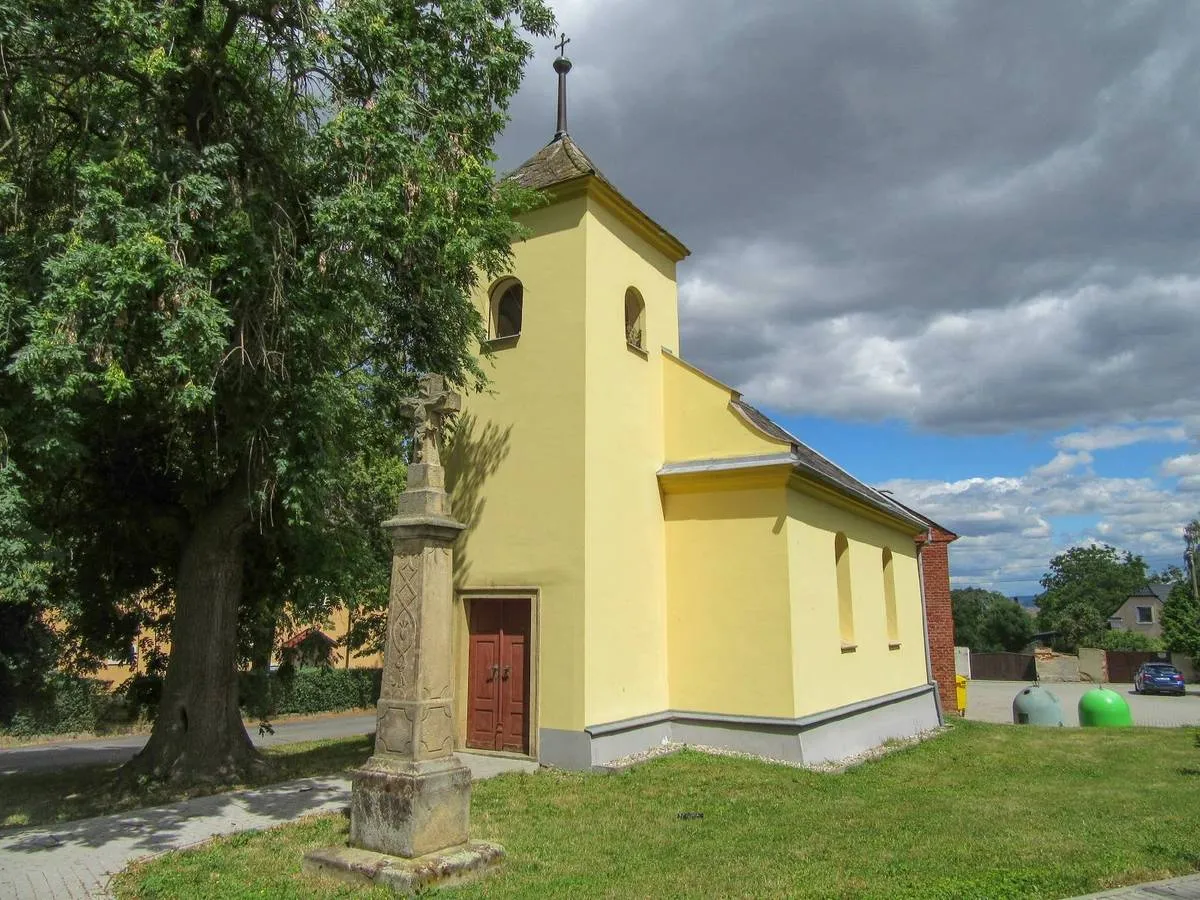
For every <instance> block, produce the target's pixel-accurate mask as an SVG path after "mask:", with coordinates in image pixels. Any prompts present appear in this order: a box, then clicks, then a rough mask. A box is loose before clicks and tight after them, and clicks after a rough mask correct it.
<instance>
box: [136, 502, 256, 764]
mask: <svg viewBox="0 0 1200 900" xmlns="http://www.w3.org/2000/svg"><path fill="white" fill-rule="evenodd" d="M248 521H249V516H248V512H247V506H246V493H245V488H244V487H243V486H241V485H240V484H238V483H237V482H236V481H235V484H234V486H233V487H231V488H229V489H228V490H226V491H225V493H224V494H222V495H221V496H220V497H219V498H218V499H217V500H216V502H214V503H213V504H212V505H210V506H209V507H208V508H207V509H206V510H204V511H203V513H201V514H200V515H199V516H198V517H197V519H196V524H195V528H194V529H193V531H192V533H191V535H189V537H188V539H187V542H186V543H185V545H184V548H183V553H182V555H181V557H180V561H179V571H178V573H177V576H176V580H175V618H174V624H173V626H172V630H171V656H170V659H169V661H168V663H167V676H166V680H165V682H164V683H163V694H162V702H161V704H160V705H159V708H158V716H157V718H156V719H155V721H154V731H153V732H152V733H151V735H150V740H149V741H148V742H147V743H146V746H145V748H144V749H143V750H142V752H141V753H139V754H138V755H137V756H136V757H135V758H134V759H133V760H131V761H130V763H129V765H128V766H127V768H128V769H129V770H130V771H131V772H132V773H133V774H148V775H150V776H152V777H154V778H158V779H165V780H170V781H182V782H202V781H223V782H230V781H236V780H238V779H239V778H240V777H242V776H244V775H245V774H247V772H248V771H250V770H252V769H254V768H257V767H258V766H261V765H262V760H261V757H259V755H258V753H257V751H255V749H254V746H253V744H251V742H250V737H249V736H248V735H247V734H246V729H245V727H244V726H243V725H242V717H241V714H240V712H239V710H238V684H237V613H238V601H239V600H240V598H241V592H242V569H243V554H244V549H243V543H242V536H243V534H244V532H245V530H246V526H247V524H248Z"/></svg>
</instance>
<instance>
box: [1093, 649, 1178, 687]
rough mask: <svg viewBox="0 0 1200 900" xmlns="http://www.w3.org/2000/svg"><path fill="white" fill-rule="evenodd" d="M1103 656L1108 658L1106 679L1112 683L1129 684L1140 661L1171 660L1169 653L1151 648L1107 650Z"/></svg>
mask: <svg viewBox="0 0 1200 900" xmlns="http://www.w3.org/2000/svg"><path fill="white" fill-rule="evenodd" d="M1105 656H1107V658H1108V680H1109V681H1110V682H1111V683H1112V684H1130V683H1131V682H1132V681H1133V676H1134V675H1136V674H1137V670H1138V666H1140V665H1141V664H1142V663H1148V662H1158V661H1161V662H1170V661H1171V655H1170V654H1169V653H1162V652H1158V653H1155V652H1154V651H1151V650H1109V651H1108V652H1107V653H1106V654H1105Z"/></svg>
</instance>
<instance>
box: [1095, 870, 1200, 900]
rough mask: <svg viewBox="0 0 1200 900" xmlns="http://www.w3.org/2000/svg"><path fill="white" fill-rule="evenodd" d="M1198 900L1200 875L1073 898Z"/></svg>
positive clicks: (1199, 899)
mask: <svg viewBox="0 0 1200 900" xmlns="http://www.w3.org/2000/svg"><path fill="white" fill-rule="evenodd" d="M1168 898H1173V900H1200V875H1185V876H1183V877H1182V878H1168V879H1167V880H1166V881H1152V882H1147V883H1146V884H1133V885H1130V886H1129V887H1123V888H1115V889H1113V890H1111V891H1102V892H1101V893H1099V894H1088V895H1087V896H1086V897H1075V898H1074V900H1168Z"/></svg>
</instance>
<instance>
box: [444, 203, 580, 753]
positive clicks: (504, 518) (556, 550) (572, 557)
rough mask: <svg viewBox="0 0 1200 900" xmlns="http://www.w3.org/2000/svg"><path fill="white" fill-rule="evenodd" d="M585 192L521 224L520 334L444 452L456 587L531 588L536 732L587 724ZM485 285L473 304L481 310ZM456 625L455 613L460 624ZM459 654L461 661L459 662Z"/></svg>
mask: <svg viewBox="0 0 1200 900" xmlns="http://www.w3.org/2000/svg"><path fill="white" fill-rule="evenodd" d="M586 209H587V201H586V199H585V198H583V197H578V198H576V199H574V200H569V201H565V202H562V203H558V204H555V205H553V206H549V207H544V208H542V209H539V210H536V211H535V212H533V213H530V214H528V215H527V216H526V217H525V218H524V219H523V220H522V221H523V222H524V224H526V225H527V226H529V227H530V228H531V229H532V236H530V237H529V238H528V239H526V240H524V241H519V242H517V243H515V244H514V245H513V256H514V260H513V267H512V273H511V274H513V275H515V276H516V277H518V278H520V279H521V281H522V283H523V284H524V287H525V294H524V311H523V316H522V320H523V321H522V327H521V334H520V337H519V338H518V339H517V341H516V343H515V344H512V345H510V346H508V347H506V348H504V349H499V350H497V351H496V352H495V354H494V356H493V357H492V359H491V360H490V362H489V361H487V360H485V362H484V365H485V366H490V373H489V374H490V377H491V378H492V380H493V383H494V387H495V390H494V392H493V393H483V394H469V395H468V396H466V397H464V398H463V407H464V409H463V414H462V415H461V416H460V421H459V423H458V426H457V430H456V433H455V435H454V439H453V441H452V444H451V447H450V448H449V452H448V453H447V454H446V466H447V487H448V489H449V490H450V492H451V497H452V506H453V510H454V514H455V515H456V516H457V517H458V518H459V519H460V520H461V521H463V522H465V523H466V524H467V525H468V526H469V530H468V531H467V532H465V533H464V535H463V537H462V539H461V540H460V541H459V543H458V545H457V546H456V548H455V560H454V562H455V585H456V587H457V588H458V589H465V588H487V587H517V586H537V587H539V588H540V589H541V593H540V598H541V609H540V623H541V624H540V627H541V635H540V638H541V640H540V646H541V652H540V655H541V659H540V661H539V663H540V671H541V679H540V697H541V701H540V709H539V710H537V711H535V712H534V716H535V717H537V719H538V724H539V725H540V726H541V727H542V728H560V729H572V730H579V729H582V728H583V726H584V724H585V723H584V708H583V684H584V669H583V667H584V639H583V634H584V622H583V590H584V584H583V578H584V561H583V552H584V539H583V529H584V515H583V509H584V441H583V435H584V422H583V417H584V404H583V402H582V398H583V392H584V338H585V329H584V287H585V283H584V271H585V249H586V242H585V217H586ZM488 288H490V285H482V286H481V287H480V289H479V290H478V291H477V292H476V295H475V300H476V303H477V304H478V308H479V310H480V312H481V313H483V314H486V311H487V305H486V304H487V300H488ZM461 622H462V619H461V615H460V624H461ZM464 666H465V661H460V666H459V667H460V669H462V668H463V667H464Z"/></svg>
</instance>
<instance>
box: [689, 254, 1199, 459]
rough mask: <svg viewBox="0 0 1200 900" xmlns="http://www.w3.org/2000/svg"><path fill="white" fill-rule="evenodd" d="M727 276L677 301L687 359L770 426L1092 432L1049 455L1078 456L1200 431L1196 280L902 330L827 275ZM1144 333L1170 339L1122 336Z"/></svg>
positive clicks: (962, 315) (1027, 302)
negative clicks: (1149, 330)
mask: <svg viewBox="0 0 1200 900" xmlns="http://www.w3.org/2000/svg"><path fill="white" fill-rule="evenodd" d="M771 252H777V253H782V251H779V250H776V251H772V250H771V244H770V243H767V244H764V245H763V246H762V247H759V248H757V250H756V251H753V252H749V251H746V250H745V249H744V248H743V249H740V250H739V251H738V253H739V257H738V258H739V259H740V258H741V256H744V255H746V254H747V253H749V255H751V256H754V255H762V254H768V253H771ZM724 262H725V261H724V258H718V259H715V260H709V261H707V262H705V263H702V264H701V265H700V267H699V269H700V270H699V272H697V273H696V274H695V275H694V276H689V277H688V278H687V279H685V280H684V282H683V284H682V285H681V289H680V292H681V299H682V311H681V325H682V329H683V334H682V338H681V342H682V345H683V352H684V355H685V356H686V357H688V358H691V359H693V360H696V361H698V362H701V363H705V364H707V365H709V366H710V368H712V369H713V371H714V373H715V374H717V375H718V376H722V377H724V378H725V379H726V380H729V381H732V382H733V383H734V384H735V385H737V386H738V387H739V388H740V389H741V390H743V391H744V392H745V393H746V395H747V396H748V397H749V398H751V399H752V400H754V401H755V402H758V403H760V404H764V405H766V406H770V407H772V408H774V409H777V410H781V411H784V412H791V413H805V414H819V415H830V416H838V417H851V418H858V419H867V420H878V419H883V418H901V419H905V420H907V421H910V422H913V423H915V424H917V425H918V426H924V427H925V428H927V429H932V430H941V431H952V432H974V433H980V432H983V433H988V432H1002V431H1008V430H1011V429H1013V428H1015V427H1024V428H1034V429H1043V428H1046V429H1050V428H1056V427H1063V426H1069V425H1071V424H1073V423H1078V422H1088V421H1093V422H1096V423H1098V424H1097V427H1095V428H1093V429H1091V430H1088V431H1081V432H1076V433H1072V434H1069V435H1065V436H1063V437H1062V438H1060V439H1059V441H1058V442H1056V446H1057V448H1058V449H1060V450H1065V451H1075V452H1090V451H1092V450H1098V449H1110V448H1114V447H1120V446H1126V445H1128V444H1133V443H1138V442H1144V441H1182V440H1184V439H1186V436H1187V433H1186V430H1185V428H1184V427H1183V426H1181V425H1178V424H1171V425H1127V424H1126V425H1114V424H1104V423H1111V422H1112V420H1114V419H1116V420H1121V419H1126V420H1128V419H1129V418H1131V417H1134V416H1136V417H1137V418H1139V419H1141V420H1143V421H1145V420H1147V419H1150V420H1155V419H1157V420H1163V419H1173V420H1178V419H1179V417H1180V416H1183V415H1200V395H1198V394H1197V392H1196V391H1195V390H1194V384H1195V383H1196V379H1197V364H1196V359H1197V357H1196V353H1195V348H1194V346H1193V345H1194V340H1193V337H1192V336H1193V335H1194V334H1197V333H1200V277H1198V278H1180V277H1168V278H1163V279H1150V278H1139V279H1136V280H1134V281H1132V282H1130V283H1127V284H1125V285H1123V286H1120V287H1109V286H1105V285H1098V284H1093V285H1088V286H1086V287H1081V288H1078V289H1076V290H1073V291H1070V292H1067V293H1059V294H1042V295H1038V296H1035V297H1030V298H1027V299H1023V300H1018V301H1014V302H1013V303H1012V304H1010V305H1009V306H1007V307H1002V308H995V309H993V308H984V309H974V310H963V311H954V312H951V311H946V312H942V313H938V314H936V315H934V316H932V317H929V318H921V317H920V316H917V317H915V318H906V317H897V316H896V315H894V314H893V313H891V312H879V311H856V310H855V309H854V307H855V305H856V302H855V297H857V296H860V294H861V292H862V291H865V290H867V289H868V288H866V287H865V285H868V284H873V283H874V279H873V278H872V279H859V281H858V282H857V283H854V282H851V284H850V285H849V286H848V285H847V284H846V283H843V282H842V280H841V279H840V278H839V277H838V273H837V272H836V271H831V270H822V269H819V268H806V269H805V270H804V274H803V277H798V278H796V279H795V283H796V284H797V285H800V286H801V287H802V289H800V290H797V291H787V290H785V289H784V288H783V287H781V286H779V285H777V284H775V283H773V279H771V278H770V277H767V276H763V275H762V274H755V275H754V277H753V278H749V279H748V280H745V281H744V282H743V281H742V280H740V279H739V276H737V274H736V273H737V272H738V271H739V267H738V265H736V264H735V263H734V262H733V261H729V264H728V265H727V266H726V265H724ZM788 265H789V264H788V262H787V261H786V260H784V259H782V258H780V259H778V261H777V265H775V266H771V265H769V264H767V263H765V262H764V263H763V264H762V265H760V266H756V267H754V271H755V272H756V273H761V272H762V271H784V272H788V271H794V270H792V269H789V268H788ZM847 307H849V308H848V309H847ZM1148 322H1154V323H1156V325H1155V327H1156V328H1161V329H1162V331H1163V332H1164V335H1163V336H1162V337H1160V338H1159V339H1157V340H1155V341H1153V342H1150V341H1142V342H1137V341H1130V340H1128V339H1127V338H1126V337H1125V336H1124V335H1126V334H1127V333H1130V332H1132V331H1136V329H1137V328H1138V327H1140V326H1145V325H1146V323H1148ZM1079 462H1086V460H1083V459H1080V460H1079ZM1065 464H1066V460H1065V459H1063V460H1060V461H1059V465H1065Z"/></svg>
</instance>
